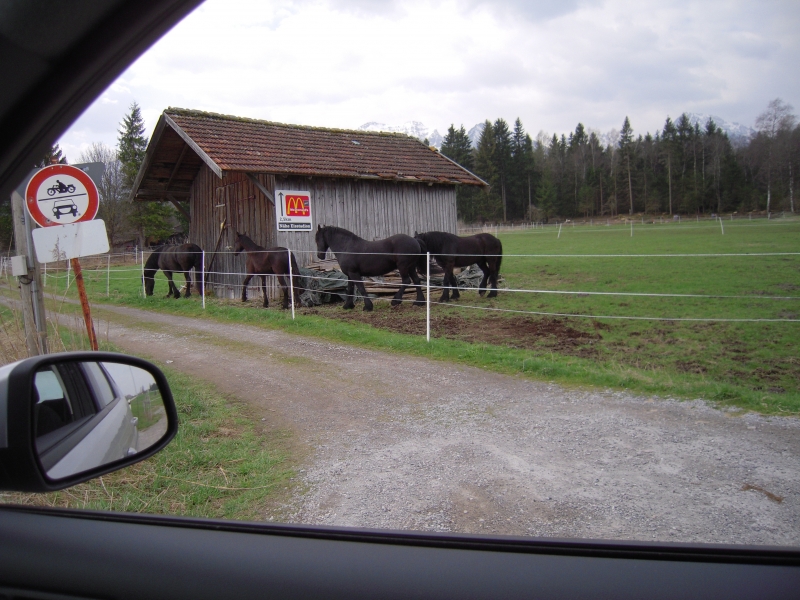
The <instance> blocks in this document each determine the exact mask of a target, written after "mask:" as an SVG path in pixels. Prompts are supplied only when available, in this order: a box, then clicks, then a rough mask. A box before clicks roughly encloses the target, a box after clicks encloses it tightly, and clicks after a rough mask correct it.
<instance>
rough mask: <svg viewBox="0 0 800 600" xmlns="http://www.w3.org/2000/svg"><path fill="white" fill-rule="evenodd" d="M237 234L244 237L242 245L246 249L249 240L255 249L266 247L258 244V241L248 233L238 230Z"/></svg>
mask: <svg viewBox="0 0 800 600" xmlns="http://www.w3.org/2000/svg"><path fill="white" fill-rule="evenodd" d="M236 235H237V236H238V237H240V238H242V246H244V249H245V250H247V245H248V244H247V243H248V242H249V243H250V245H252V246H253V249H254V250H264V247H263V246H259V245H258V244H256V243H255V242H254V241H253V238H251V237H250V236H249V235H247V234H246V233H239V232H238V231H237V232H236Z"/></svg>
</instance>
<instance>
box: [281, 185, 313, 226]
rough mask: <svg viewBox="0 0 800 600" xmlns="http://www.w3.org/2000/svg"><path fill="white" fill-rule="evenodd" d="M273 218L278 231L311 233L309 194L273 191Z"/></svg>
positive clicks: (304, 192)
mask: <svg viewBox="0 0 800 600" xmlns="http://www.w3.org/2000/svg"><path fill="white" fill-rule="evenodd" d="M275 217H276V218H275V221H276V223H277V226H278V231H311V226H312V223H311V193H310V192H308V191H297V190H275Z"/></svg>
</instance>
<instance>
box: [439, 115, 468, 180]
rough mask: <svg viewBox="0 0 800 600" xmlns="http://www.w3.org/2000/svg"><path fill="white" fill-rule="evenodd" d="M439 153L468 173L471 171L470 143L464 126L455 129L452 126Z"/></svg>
mask: <svg viewBox="0 0 800 600" xmlns="http://www.w3.org/2000/svg"><path fill="white" fill-rule="evenodd" d="M441 153H442V154H444V155H445V156H446V157H447V158H449V159H450V160H452V161H453V162H456V163H458V164H459V165H461V166H462V167H464V168H465V169H467V170H468V171H471V170H472V169H473V162H474V161H473V156H472V142H471V141H470V139H469V136H468V135H467V130H466V129H464V125H461V127H460V128H459V129H456V128H455V127H454V126H453V125H452V124H451V125H450V127H449V128H448V129H447V135H446V136H444V140H442V149H441Z"/></svg>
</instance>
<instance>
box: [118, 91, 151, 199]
mask: <svg viewBox="0 0 800 600" xmlns="http://www.w3.org/2000/svg"><path fill="white" fill-rule="evenodd" d="M130 110H131V112H130V113H129V114H127V115H125V117H123V119H122V123H120V125H121V129H120V130H119V131H118V133H119V137H118V138H117V156H118V157H119V161H120V163H122V177H123V183H124V185H125V186H126V187H127V188H128V190H130V189H131V188H132V187H133V182H134V181H135V180H136V175H138V173H139V167H141V166H142V161H143V160H144V155H145V152H146V151H147V138H146V137H144V131H145V128H144V119H143V118H142V111H141V109H140V108H139V105H138V104H137V103H136V102H134V103H133V104H131V107H130Z"/></svg>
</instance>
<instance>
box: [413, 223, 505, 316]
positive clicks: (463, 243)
mask: <svg viewBox="0 0 800 600" xmlns="http://www.w3.org/2000/svg"><path fill="white" fill-rule="evenodd" d="M414 238H415V239H416V240H417V241H418V242H420V247H421V248H422V252H430V253H431V254H432V255H433V258H434V259H436V262H437V263H439V266H440V267H442V268H443V269H444V282H443V284H442V286H443V287H442V297H441V298H439V302H447V301H448V300H450V289H451V287H452V290H453V300H457V299H458V297H459V293H458V282H456V278H455V275H453V268H454V267H468V266H469V265H473V264H476V263H477V265H478V266H479V267H480V269H481V271H483V280H482V281H481V285H480V287H479V288H478V293H479V294H480V295H481V296H483V295H484V294H485V293H486V282H487V281H488V282H490V283H491V286H492V289H491V290H490V291H489V298H494V297H495V296H497V277H498V275H499V274H500V262H501V261H502V260H503V244H501V243H500V240H498V239H497V238H496V237H494V236H493V235H491V234H489V233H479V234H478V235H471V236H468V237H459V236H457V235H453V234H452V233H446V232H444V231H429V232H427V233H417V234H415V235H414ZM424 263H425V261H424V259H423V261H422V263H421V264H424Z"/></svg>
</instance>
